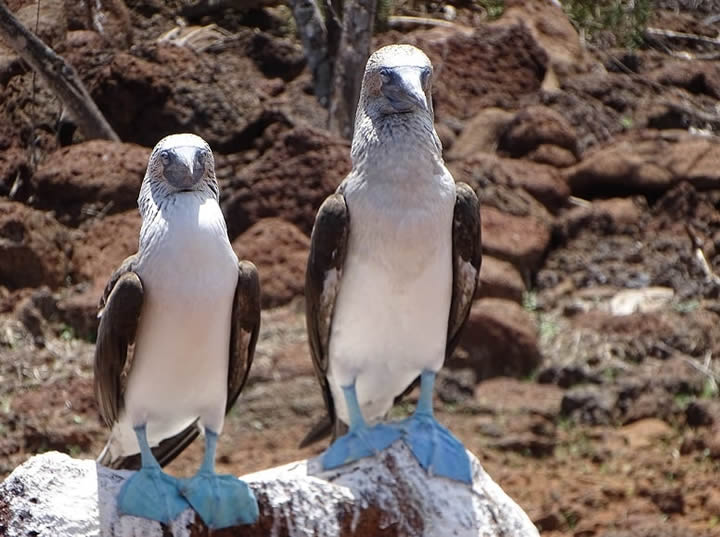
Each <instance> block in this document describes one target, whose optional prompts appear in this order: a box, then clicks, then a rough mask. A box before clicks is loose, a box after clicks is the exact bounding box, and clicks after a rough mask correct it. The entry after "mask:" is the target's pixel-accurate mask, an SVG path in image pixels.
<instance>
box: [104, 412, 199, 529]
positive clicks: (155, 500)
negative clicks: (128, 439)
mask: <svg viewBox="0 0 720 537" xmlns="http://www.w3.org/2000/svg"><path fill="white" fill-rule="evenodd" d="M135 434H136V436H137V438H138V443H139V445H140V455H141V458H142V468H141V469H140V470H138V471H137V472H136V473H135V474H133V475H132V476H131V477H130V478H129V479H128V480H127V481H125V483H124V484H123V486H122V488H121V489H120V493H119V494H118V497H117V507H118V512H119V513H120V514H123V515H132V516H139V517H143V518H148V519H150V520H157V521H158V522H163V523H165V524H167V523H169V522H170V521H172V520H173V519H175V518H176V517H177V516H178V515H179V514H180V513H182V512H183V511H184V510H185V509H187V508H188V507H189V504H188V503H187V501H185V498H183V497H182V495H181V494H180V490H179V481H178V480H177V479H176V478H174V477H172V476H170V475H168V474H166V473H165V472H163V471H162V469H161V468H160V465H159V464H158V462H157V460H156V459H155V457H153V455H152V452H151V451H150V447H149V446H148V443H147V438H146V436H145V426H144V425H143V426H140V427H136V428H135Z"/></svg>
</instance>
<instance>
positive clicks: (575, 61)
mask: <svg viewBox="0 0 720 537" xmlns="http://www.w3.org/2000/svg"><path fill="white" fill-rule="evenodd" d="M501 21H502V22H505V21H508V22H510V21H513V22H514V21H518V22H522V23H524V24H526V25H527V26H528V28H529V30H530V33H531V35H532V36H533V38H534V40H535V42H536V43H537V46H538V47H539V48H540V49H541V50H542V51H543V52H544V53H545V54H546V55H547V57H548V67H549V69H548V71H549V72H548V76H547V77H546V80H545V83H544V84H543V87H544V88H554V87H556V85H557V82H558V81H557V80H554V79H563V78H565V77H566V76H568V75H571V74H573V73H578V72H583V71H586V70H588V69H589V68H590V67H591V66H592V61H591V58H590V55H589V54H588V53H587V50H586V48H585V45H584V43H583V40H582V39H581V38H580V35H579V34H578V32H577V30H576V29H575V26H574V25H573V23H572V22H571V21H570V19H569V18H568V16H567V15H566V13H565V11H564V10H563V8H562V6H561V4H560V2H555V1H549V0H506V2H505V12H504V13H503V16H502V19H501Z"/></svg>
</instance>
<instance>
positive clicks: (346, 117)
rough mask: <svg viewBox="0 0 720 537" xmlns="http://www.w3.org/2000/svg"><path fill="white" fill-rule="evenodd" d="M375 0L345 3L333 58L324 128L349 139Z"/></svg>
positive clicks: (373, 16) (348, 1) (366, 56)
mask: <svg viewBox="0 0 720 537" xmlns="http://www.w3.org/2000/svg"><path fill="white" fill-rule="evenodd" d="M375 4H376V0H345V2H344V8H343V31H342V36H341V37H340V46H339V49H338V53H337V56H336V58H335V69H334V74H333V77H334V80H333V91H332V96H331V99H330V116H329V120H328V126H329V128H330V130H331V131H333V132H336V133H338V134H340V135H341V136H343V137H345V138H347V139H350V138H351V137H352V133H353V126H354V124H355V108H356V107H357V103H358V99H359V97H360V85H361V83H362V78H363V73H364V72H365V63H366V62H367V59H368V57H369V56H370V40H371V38H372V30H373V21H374V20H375Z"/></svg>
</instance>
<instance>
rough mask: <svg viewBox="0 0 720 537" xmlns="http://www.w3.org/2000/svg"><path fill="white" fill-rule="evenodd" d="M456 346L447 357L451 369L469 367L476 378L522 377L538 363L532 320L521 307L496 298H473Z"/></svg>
mask: <svg viewBox="0 0 720 537" xmlns="http://www.w3.org/2000/svg"><path fill="white" fill-rule="evenodd" d="M460 347H461V348H462V349H463V350H464V351H465V353H466V354H465V355H463V353H457V354H458V355H457V356H454V357H453V358H451V359H450V360H448V362H447V365H448V366H449V367H454V368H471V369H473V370H474V371H475V373H476V377H477V380H483V379H487V378H491V377H498V376H510V377H524V376H527V375H529V374H530V373H532V372H533V371H534V370H535V369H536V368H537V367H538V366H539V365H540V363H541V362H542V355H541V354H540V349H539V348H538V334H537V327H536V326H535V320H534V319H533V318H532V317H531V316H530V314H529V313H528V312H527V311H525V310H524V309H523V308H522V306H519V305H518V304H516V303H515V302H511V301H509V300H503V299H499V298H482V299H480V300H476V301H475V303H474V304H473V306H472V309H471V310H470V316H469V317H468V320H467V323H466V324H465V328H464V329H463V333H462V335H461V337H460Z"/></svg>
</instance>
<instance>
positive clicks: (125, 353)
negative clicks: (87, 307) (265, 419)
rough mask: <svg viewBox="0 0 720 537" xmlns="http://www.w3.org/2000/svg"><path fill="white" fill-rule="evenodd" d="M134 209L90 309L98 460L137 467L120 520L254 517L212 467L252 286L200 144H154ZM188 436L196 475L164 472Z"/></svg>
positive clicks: (239, 360) (223, 521)
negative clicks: (95, 321) (201, 444)
mask: <svg viewBox="0 0 720 537" xmlns="http://www.w3.org/2000/svg"><path fill="white" fill-rule="evenodd" d="M138 206H139V209H140V215H141V216H142V227H141V230H140V241H139V248H138V252H137V254H135V255H133V256H130V257H128V258H127V259H126V260H125V261H124V262H123V263H122V264H121V265H120V267H119V268H118V269H117V270H116V271H115V272H114V273H113V275H112V276H111V278H110V281H109V283H108V284H107V287H106V289H105V293H104V296H103V298H102V299H101V303H100V306H101V312H100V325H99V328H98V336H97V346H96V352H95V392H96V395H97V399H98V402H99V405H100V412H101V414H102V416H103V418H104V420H105V422H106V423H107V424H108V426H110V427H111V428H112V432H111V435H110V439H109V440H108V442H107V445H106V446H105V449H104V450H103V452H102V454H101V455H100V457H99V459H98V462H100V463H101V464H103V465H106V466H110V467H114V468H138V467H139V471H138V472H137V473H135V474H134V475H133V476H132V477H131V478H129V479H128V480H127V481H126V483H125V484H124V486H123V488H122V490H121V492H120V494H119V496H118V500H117V501H118V508H119V511H120V512H121V513H123V514H130V515H136V516H141V517H144V518H150V519H154V520H159V521H161V522H169V521H170V520H172V519H174V518H175V517H176V516H177V515H178V514H180V512H182V511H183V510H184V509H186V508H187V507H188V505H191V506H192V507H193V508H194V509H195V510H196V511H197V512H198V514H199V515H200V517H201V518H202V519H203V520H204V521H205V523H206V524H207V525H208V526H209V527H211V528H221V527H227V526H233V525H236V524H241V523H250V522H254V521H255V519H256V518H257V516H258V508H257V502H256V501H255V497H254V495H253V493H252V491H251V490H250V488H249V487H248V486H247V484H245V483H244V482H242V481H240V480H238V479H237V478H235V477H234V476H230V475H218V474H216V473H215V470H214V467H215V449H216V444H217V437H218V435H219V434H220V433H221V431H222V427H223V422H224V417H225V413H226V412H227V411H229V410H230V408H231V407H232V405H233V404H234V403H235V401H236V399H237V398H238V396H239V395H240V392H241V390H242V388H243V385H244V384H245V380H246V379H247V375H248V372H249V370H250V365H251V363H252V358H253V353H254V350H255V343H256V341H257V336H258V330H259V327H260V284H259V279H258V274H257V270H256V269H255V266H254V265H253V264H252V263H250V262H248V261H241V262H239V263H238V259H237V256H236V255H235V253H234V252H233V250H232V248H231V246H230V241H229V240H228V235H227V230H226V226H225V219H224V218H223V215H222V212H221V210H220V206H219V204H218V183H217V180H216V178H215V164H214V160H213V155H212V152H211V151H210V147H209V146H208V144H207V143H206V142H205V141H204V140H203V139H202V138H200V137H198V136H195V135H193V134H176V135H172V136H168V137H166V138H163V139H162V140H161V141H160V142H158V144H157V145H156V146H155V148H154V149H153V152H152V154H151V155H150V161H149V163H148V167H147V171H146V173H145V177H144V179H143V183H142V187H141V189H140V196H139V198H138ZM200 429H203V430H204V432H205V457H204V460H203V463H202V465H201V467H200V469H199V470H198V472H197V474H196V475H195V476H194V477H192V478H190V479H184V480H180V479H176V478H174V477H172V476H170V475H168V474H166V473H164V472H163V471H162V469H161V465H164V464H166V463H168V462H170V461H171V460H172V459H173V458H174V457H175V456H177V455H178V454H179V453H180V452H181V451H182V450H183V449H184V448H185V447H186V446H187V445H189V444H190V442H192V440H193V439H194V438H195V437H196V436H197V435H198V433H199V432H200ZM138 454H139V456H138Z"/></svg>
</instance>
